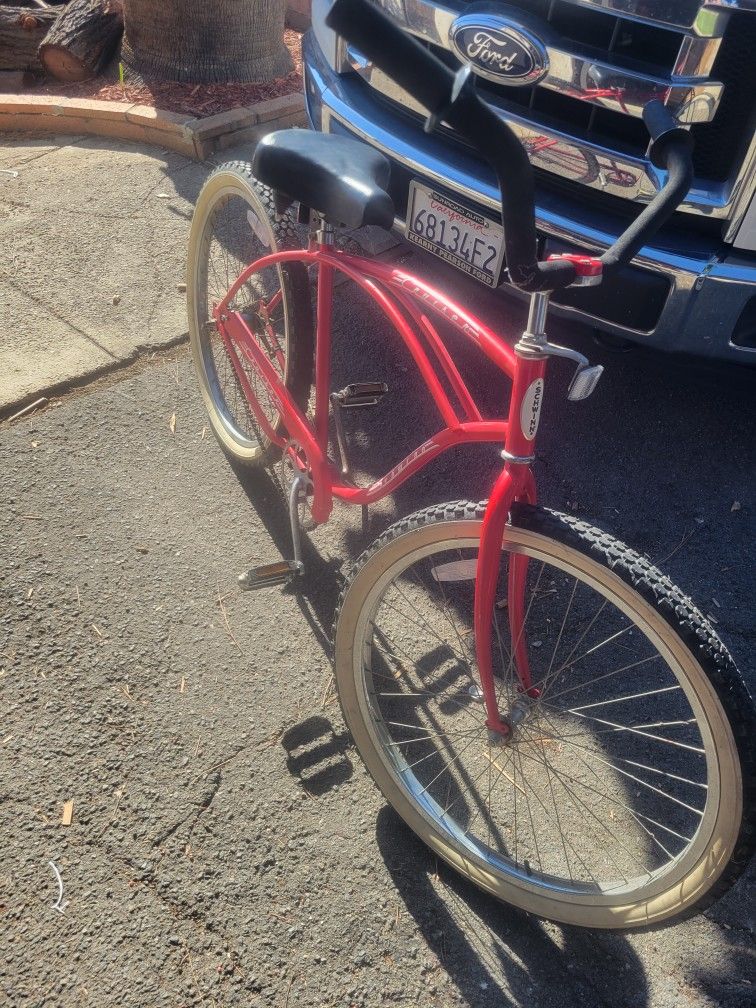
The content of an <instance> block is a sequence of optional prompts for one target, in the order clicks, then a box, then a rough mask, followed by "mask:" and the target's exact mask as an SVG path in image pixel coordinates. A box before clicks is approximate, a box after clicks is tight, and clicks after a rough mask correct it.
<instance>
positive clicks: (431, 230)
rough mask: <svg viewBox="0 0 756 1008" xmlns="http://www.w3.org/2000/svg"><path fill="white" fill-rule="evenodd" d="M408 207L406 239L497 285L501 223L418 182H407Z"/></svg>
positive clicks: (477, 278)
mask: <svg viewBox="0 0 756 1008" xmlns="http://www.w3.org/2000/svg"><path fill="white" fill-rule="evenodd" d="M407 207H408V210H407V239H408V240H409V241H411V242H414V244H415V245H419V246H420V247H421V248H424V249H426V250H427V251H428V252H433V253H434V255H437V256H440V258H441V259H445V260H446V262H448V263H451V264H452V266H456V267H457V269H461V270H462V271H463V272H464V273H468V274H469V275H470V276H473V277H475V278H476V280H480V281H481V282H482V283H484V284H488V286H489V287H496V286H497V285H498V283H499V273H500V271H501V260H502V257H503V251H504V229H503V228H502V226H501V224H497V223H496V222H495V221H492V220H489V218H488V217H482V216H481V215H480V214H477V213H475V212H474V211H472V210H468V209H467V208H466V207H463V206H460V204H459V203H455V202H454V200H451V199H449V197H448V196H444V195H443V194H442V193H438V192H436V191H435V190H434V189H430V188H428V187H427V186H424V185H420V183H419V182H411V183H410V190H409V199H408V201H407Z"/></svg>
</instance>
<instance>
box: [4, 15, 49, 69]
mask: <svg viewBox="0 0 756 1008" xmlns="http://www.w3.org/2000/svg"><path fill="white" fill-rule="evenodd" d="M59 14H60V8H57V9H56V8H55V7H50V8H49V9H46V8H42V7H36V6H34V7H32V6H30V5H26V6H24V7H21V6H20V5H17V4H7V3H4V4H0V70H21V71H24V70H33V71H36V72H37V73H41V72H42V64H41V63H40V62H39V59H38V57H37V49H38V48H39V44H40V42H41V41H42V39H43V38H44V37H45V35H47V33H48V31H49V30H50V29H51V28H52V26H53V25H54V24H55V21H56V20H57V18H58V15H59Z"/></svg>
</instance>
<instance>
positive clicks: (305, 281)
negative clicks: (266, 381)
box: [205, 160, 315, 469]
mask: <svg viewBox="0 0 756 1008" xmlns="http://www.w3.org/2000/svg"><path fill="white" fill-rule="evenodd" d="M229 172H230V173H233V174H236V175H241V176H242V177H243V178H244V180H245V181H246V182H247V183H248V185H249V186H250V188H252V189H254V191H255V194H256V195H257V197H258V199H259V200H260V203H261V204H262V206H263V207H264V209H265V210H266V211H267V214H268V218H269V220H270V223H271V227H272V228H273V234H274V237H275V241H276V245H277V246H278V249H279V251H284V250H289V249H301V248H302V243H301V241H300V238H299V232H298V229H297V223H296V219H295V217H294V213H293V210H292V208H289V209H288V210H286V212H284V213H283V214H277V213H276V202H275V192H274V190H273V189H272V188H271V187H270V186H267V185H263V183H262V182H260V181H259V180H258V179H257V178H256V176H255V174H254V172H253V171H252V165H251V163H250V162H249V161H242V160H238V161H225V162H224V163H223V164H220V165H218V167H217V168H214V169H213V171H212V172H211V173H210V174H209V175H208V177H207V180H206V182H205V185H209V184H210V182H211V181H212V180H213V179H214V178H215V177H216V176H218V175H220V174H228V173H229ZM281 272H282V274H283V280H284V297H285V298H286V301H287V304H288V309H289V327H290V334H289V345H288V348H287V350H288V356H289V358H290V359H289V360H288V361H287V368H288V373H287V379H286V387H287V388H288V390H289V392H290V393H291V395H292V397H293V399H294V401H295V403H296V404H297V406H299V408H300V409H301V410H302V412H303V413H304V412H306V410H307V403H308V401H309V398H310V388H311V385H312V376H313V371H314V366H315V332H314V326H313V316H312V298H311V295H310V281H309V275H308V272H307V266H306V265H305V264H304V263H300V262H294V263H284V264H282V266H281ZM221 447H222V448H223V449H224V451H226V453H227V454H229V452H228V451H227V449H226V448H225V446H224V445H223V444H222V443H221ZM280 455H281V452H280V450H279V449H278V448H277V447H276V446H275V445H271V444H269V445H268V447H267V448H266V449H265V451H264V452H262V453H261V454H260V455H259V456H258V457H257V458H255V459H254V460H248V459H247V460H242V459H239V458H236V456H233V457H234V460H235V462H236V463H237V464H239V465H243V466H245V467H248V468H255V469H256V468H261V467H269V466H271V465H273V463H275V462H276V461H277V460H278V459H279V458H280Z"/></svg>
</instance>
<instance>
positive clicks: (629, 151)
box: [348, 0, 756, 238]
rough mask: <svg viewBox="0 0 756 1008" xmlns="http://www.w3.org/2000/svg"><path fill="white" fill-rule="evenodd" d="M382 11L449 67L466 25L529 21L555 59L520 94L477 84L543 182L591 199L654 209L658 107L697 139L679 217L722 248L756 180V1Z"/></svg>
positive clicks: (373, 75)
mask: <svg viewBox="0 0 756 1008" xmlns="http://www.w3.org/2000/svg"><path fill="white" fill-rule="evenodd" d="M383 6H384V7H385V8H386V9H387V10H388V11H389V12H390V13H393V14H394V15H395V16H396V17H397V18H398V19H399V20H400V21H402V22H404V24H405V25H406V27H407V28H408V29H409V31H411V32H412V33H413V34H415V35H416V36H418V37H419V38H420V39H422V40H424V41H425V43H426V44H427V46H428V47H429V48H430V49H431V50H432V51H433V52H435V53H436V54H437V55H438V56H439V57H440V58H441V59H443V60H444V61H445V62H446V63H448V64H449V65H450V66H453V67H456V66H458V65H459V60H458V58H457V54H456V53H455V51H454V44H453V42H452V40H451V35H452V26H453V25H454V24H455V22H457V21H458V19H459V18H460V17H462V16H464V15H470V16H472V14H473V13H476V14H477V13H478V12H481V13H482V14H484V15H485V14H493V16H494V17H495V16H496V14H497V13H499V12H501V13H504V14H505V15H506V17H507V18H508V19H510V20H511V21H514V22H515V23H517V21H518V19H522V23H523V24H524V25H527V24H528V19H529V18H535V19H536V20H535V21H534V22H533V23H534V24H535V26H536V27H535V31H536V34H538V32H539V30H542V32H543V45H544V48H545V50H546V53H547V61H546V62H547V66H548V69H547V70H546V71H545V73H544V74H543V76H542V77H541V79H539V80H538V81H537V83H534V84H530V85H526V86H512V85H511V83H507V84H505V83H498V82H496V81H494V80H493V79H491V78H490V77H488V76H484V75H482V74H479V75H477V77H476V82H477V87H478V90H479V91H480V93H481V95H482V96H484V97H485V98H486V100H487V101H488V102H489V104H491V105H492V106H494V107H495V108H496V109H497V110H498V111H499V112H500V113H501V114H502V116H503V117H504V118H505V119H506V120H507V121H508V122H509V123H510V125H512V127H513V128H514V129H515V131H516V132H517V133H518V135H519V136H520V138H521V139H522V141H523V143H524V144H525V146H526V148H527V150H528V152H529V154H530V157H531V161H532V162H533V164H534V166H535V167H536V168H537V169H539V170H540V172H539V173H540V174H541V176H542V178H546V179H548V177H549V176H551V177H552V178H553V180H554V181H556V180H557V179H558V180H559V181H560V184H564V182H565V180H566V181H567V183H568V184H572V185H576V184H579V185H580V186H582V187H586V188H587V189H589V190H592V191H594V192H595V195H596V198H604V199H606V197H607V196H609V197H611V196H614V197H621V198H624V200H626V201H629V200H632V201H638V200H640V201H646V200H648V199H650V198H651V197H652V196H653V194H654V192H655V191H656V189H657V187H658V185H659V182H660V180H659V178H658V173H657V172H656V170H655V169H654V168H653V166H651V165H650V163H649V162H648V161H647V159H646V156H645V155H646V147H647V143H648V137H647V134H646V131H645V128H644V126H643V122H642V118H641V111H642V108H643V106H644V105H645V104H646V103H647V102H648V101H650V100H651V99H653V98H658V99H661V100H662V101H664V103H665V104H666V105H667V106H668V107H669V108H670V110H671V111H672V112H674V114H675V115H676V116H677V118H678V119H679V120H680V121H681V122H684V123H686V124H689V125H690V127H691V130H692V132H693V134H694V136H695V138H696V161H695V166H696V183H695V185H694V188H693V190H692V191H691V194H690V197H689V199H688V201H687V203H686V204H685V206H684V210H685V211H687V212H688V213H692V214H697V215H705V216H706V217H707V218H708V219H711V218H720V219H722V221H723V222H726V223H724V236H725V238H727V237H728V231H732V230H733V229H734V227H735V226H736V224H737V223H738V219H739V217H740V216H741V215H742V213H743V212H744V211H745V206H746V205H747V200H748V197H749V193H750V192H752V191H753V184H754V176H755V175H756V142H754V115H755V110H756V3H751V2H750V0H740V2H738V0H705V2H701V0H654V2H653V3H649V2H647V0H509V2H508V3H506V4H492V3H487V4H481V3H480V2H479V0H473V2H470V3H467V2H465V0H442V2H441V3H434V2H431V0H383ZM744 7H750V8H751V9H750V10H745V9H742V8H744ZM348 58H349V61H350V63H351V66H352V68H353V69H355V70H356V71H357V72H358V73H359V74H361V76H362V77H363V78H364V79H365V80H366V82H367V83H368V84H369V85H370V86H371V87H373V88H375V89H376V90H377V91H378V92H380V94H381V95H382V96H383V97H384V98H386V99H387V100H389V101H391V102H392V103H393V104H394V105H395V106H396V107H398V108H401V109H402V110H403V111H404V112H407V113H408V114H411V115H413V114H414V115H419V114H420V112H421V110H420V109H419V108H418V107H417V106H416V105H415V103H414V102H413V100H412V99H411V98H410V97H409V96H408V95H407V94H406V93H405V92H403V91H400V90H398V89H397V87H396V85H395V84H393V82H392V81H390V80H389V79H388V78H386V77H385V76H384V75H383V74H382V73H381V72H380V71H379V70H377V69H376V68H375V67H373V66H372V65H371V64H369V63H367V62H366V61H365V60H363V59H362V57H361V55H360V54H359V53H358V52H354V51H350V50H348ZM440 128H441V129H442V130H443V129H445V127H443V126H442V127H440ZM447 132H448V131H447ZM453 139H457V138H454V137H453ZM583 191H585V190H583Z"/></svg>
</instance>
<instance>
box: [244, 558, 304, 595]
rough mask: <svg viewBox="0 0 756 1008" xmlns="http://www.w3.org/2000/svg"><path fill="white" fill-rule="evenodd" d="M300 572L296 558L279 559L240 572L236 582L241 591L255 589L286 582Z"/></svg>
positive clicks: (271, 586) (300, 567)
mask: <svg viewBox="0 0 756 1008" xmlns="http://www.w3.org/2000/svg"><path fill="white" fill-rule="evenodd" d="M301 573H302V564H301V563H299V562H298V561H297V560H279V561H278V562H277V563H272V564H263V565H262V567H253V568H252V569H251V570H248V571H247V572H246V574H240V575H239V577H238V578H237V582H238V584H239V587H240V588H241V590H242V591H257V590H258V589H260V588H273V587H275V585H283V584H287V583H288V582H289V581H290V580H291V579H292V578H293V577H295V576H297V575H298V574H301Z"/></svg>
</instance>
